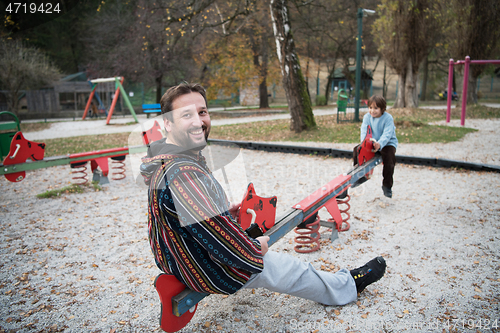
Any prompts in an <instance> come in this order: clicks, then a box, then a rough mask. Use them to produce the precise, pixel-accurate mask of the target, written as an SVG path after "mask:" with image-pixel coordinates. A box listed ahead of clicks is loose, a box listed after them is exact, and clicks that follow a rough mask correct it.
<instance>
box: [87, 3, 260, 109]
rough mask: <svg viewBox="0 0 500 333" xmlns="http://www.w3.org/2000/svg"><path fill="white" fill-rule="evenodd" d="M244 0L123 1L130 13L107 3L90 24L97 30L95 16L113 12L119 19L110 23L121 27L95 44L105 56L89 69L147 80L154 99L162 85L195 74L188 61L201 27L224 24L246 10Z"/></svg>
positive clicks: (228, 24) (110, 15)
mask: <svg viewBox="0 0 500 333" xmlns="http://www.w3.org/2000/svg"><path fill="white" fill-rule="evenodd" d="M250 2H251V1H249V0H248V1H236V2H234V3H232V2H228V3H223V5H220V6H217V2H216V1H215V0H158V1H155V2H152V1H148V0H136V1H135V2H134V3H131V4H129V5H128V6H131V5H132V6H133V7H132V11H131V12H130V11H129V10H127V9H126V8H125V9H123V10H122V9H121V8H123V7H124V6H127V5H126V4H123V3H122V2H121V1H114V2H110V3H107V4H106V6H103V7H102V15H101V17H98V18H96V21H95V24H94V25H93V26H94V27H95V28H96V29H99V22H100V21H107V19H108V18H109V19H110V20H113V17H114V15H113V13H116V12H117V11H118V12H119V13H120V15H121V17H122V19H120V20H117V21H116V26H120V27H123V28H113V29H114V30H115V31H116V32H117V33H116V35H115V34H114V35H112V36H111V37H112V39H109V40H107V41H106V40H105V39H104V40H103V41H106V42H103V41H101V43H100V44H101V45H100V49H104V48H105V47H108V50H107V51H106V52H107V55H101V56H99V58H94V59H93V60H92V61H91V62H90V63H91V66H90V73H91V74H92V75H118V74H119V75H122V76H127V77H128V78H129V79H130V80H132V81H139V80H140V81H143V82H147V83H152V84H154V85H155V86H156V101H157V102H159V101H160V98H161V96H162V90H163V89H162V88H163V87H164V86H172V85H175V84H177V83H179V82H180V81H183V80H191V79H193V78H199V77H200V73H199V69H198V68H197V66H196V65H195V62H194V60H193V55H194V53H195V52H200V51H199V50H198V49H199V46H198V45H196V43H195V40H196V38H197V37H198V36H199V35H200V34H202V33H203V32H204V31H205V30H207V29H215V28H217V27H218V28H219V29H222V30H223V29H230V28H231V24H232V23H233V21H234V20H235V19H236V18H237V17H239V16H244V15H247V14H248V12H249V7H250ZM129 13H131V14H129ZM108 29H109V28H108ZM104 33H105V32H103V34H104ZM95 34H96V33H92V35H95ZM98 35H101V34H98ZM106 44H107V45H106ZM109 45H111V47H109ZM93 49H96V48H95V46H94V48H93Z"/></svg>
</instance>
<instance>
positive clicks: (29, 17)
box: [0, 0, 102, 73]
mask: <svg viewBox="0 0 500 333" xmlns="http://www.w3.org/2000/svg"><path fill="white" fill-rule="evenodd" d="M100 2H101V1H99V0H83V1H79V0H65V1H57V2H43V1H30V2H29V3H27V4H26V5H27V6H28V7H27V9H28V10H29V13H27V14H25V13H24V11H25V9H24V7H23V6H24V4H23V3H20V2H18V3H16V2H9V5H10V10H11V12H8V11H3V12H4V13H6V14H8V15H5V19H4V22H3V23H4V24H3V27H1V28H0V35H1V34H2V32H3V34H4V35H5V36H9V37H12V38H14V39H17V40H24V42H25V45H26V46H27V47H30V46H32V47H35V48H38V49H40V50H43V51H44V52H45V54H46V55H47V56H49V58H50V59H51V60H52V62H53V63H57V66H58V68H60V69H61V71H63V72H65V73H76V72H78V71H81V70H83V68H82V64H83V62H82V58H83V56H84V54H85V52H87V51H88V50H86V49H85V47H84V45H83V43H82V38H83V34H84V31H85V28H84V26H83V22H84V21H85V18H86V17H87V16H88V15H91V14H93V13H94V12H95V9H96V8H97V7H98V5H99V3H100ZM35 7H36V10H35V11H33V9H34V8H35ZM0 9H3V8H2V5H0ZM42 9H43V11H42ZM45 10H46V11H45ZM16 12H17V13H16ZM101 24H102V22H101ZM2 30H3V31H2Z"/></svg>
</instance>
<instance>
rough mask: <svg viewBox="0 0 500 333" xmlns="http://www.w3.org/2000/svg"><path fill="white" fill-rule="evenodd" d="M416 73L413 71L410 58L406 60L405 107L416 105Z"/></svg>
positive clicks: (414, 106)
mask: <svg viewBox="0 0 500 333" xmlns="http://www.w3.org/2000/svg"><path fill="white" fill-rule="evenodd" d="M417 81H418V74H417V73H415V72H414V71H413V65H412V62H411V60H410V59H409V60H408V65H407V67H406V83H405V92H406V96H405V105H404V106H405V107H407V108H416V107H418V89H417Z"/></svg>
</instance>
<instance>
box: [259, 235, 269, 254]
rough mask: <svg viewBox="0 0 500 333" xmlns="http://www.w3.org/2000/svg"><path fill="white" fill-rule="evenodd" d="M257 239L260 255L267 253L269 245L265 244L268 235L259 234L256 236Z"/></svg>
mask: <svg viewBox="0 0 500 333" xmlns="http://www.w3.org/2000/svg"><path fill="white" fill-rule="evenodd" d="M256 240H257V241H259V243H260V249H261V251H262V256H264V255H265V254H266V253H267V250H268V249H269V246H268V245H267V242H269V236H260V237H257V238H256Z"/></svg>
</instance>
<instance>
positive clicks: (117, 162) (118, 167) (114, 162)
mask: <svg viewBox="0 0 500 333" xmlns="http://www.w3.org/2000/svg"><path fill="white" fill-rule="evenodd" d="M125 157H126V156H125V155H123V156H115V157H111V179H113V180H121V179H123V178H125V177H127V175H126V174H125V162H124V161H125Z"/></svg>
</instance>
